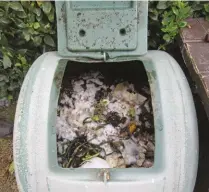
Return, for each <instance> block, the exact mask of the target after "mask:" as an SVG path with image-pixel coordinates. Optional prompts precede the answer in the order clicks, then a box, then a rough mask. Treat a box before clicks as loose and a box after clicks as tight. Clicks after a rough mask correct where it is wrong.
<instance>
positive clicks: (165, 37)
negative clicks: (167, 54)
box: [163, 34, 171, 42]
mask: <svg viewBox="0 0 209 192" xmlns="http://www.w3.org/2000/svg"><path fill="white" fill-rule="evenodd" d="M163 39H164V40H165V41H166V42H170V40H171V38H170V36H169V35H168V34H165V35H163Z"/></svg>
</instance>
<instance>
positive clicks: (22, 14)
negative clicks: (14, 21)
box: [17, 11, 27, 19]
mask: <svg viewBox="0 0 209 192" xmlns="http://www.w3.org/2000/svg"><path fill="white" fill-rule="evenodd" d="M17 16H18V17H19V18H21V19H25V18H27V15H26V13H25V12H24V11H21V12H18V13H17Z"/></svg>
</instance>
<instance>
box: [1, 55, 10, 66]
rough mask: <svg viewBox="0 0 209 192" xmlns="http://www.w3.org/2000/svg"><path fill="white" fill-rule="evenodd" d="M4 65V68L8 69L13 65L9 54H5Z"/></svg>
mask: <svg viewBox="0 0 209 192" xmlns="http://www.w3.org/2000/svg"><path fill="white" fill-rule="evenodd" d="M3 65H4V69H7V68H9V67H11V66H12V62H11V60H10V58H9V57H8V56H7V55H4V56H3Z"/></svg>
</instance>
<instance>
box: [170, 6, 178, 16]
mask: <svg viewBox="0 0 209 192" xmlns="http://www.w3.org/2000/svg"><path fill="white" fill-rule="evenodd" d="M172 11H173V13H174V14H175V15H178V14H179V10H178V9H177V8H175V7H172Z"/></svg>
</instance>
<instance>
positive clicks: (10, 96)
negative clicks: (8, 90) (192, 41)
mask: <svg viewBox="0 0 209 192" xmlns="http://www.w3.org/2000/svg"><path fill="white" fill-rule="evenodd" d="M7 99H8V100H13V96H12V95H8V97H7ZM12 163H13V162H12ZM10 166H11V165H10ZM11 169H14V168H11ZM10 172H12V173H13V172H14V171H10Z"/></svg>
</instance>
